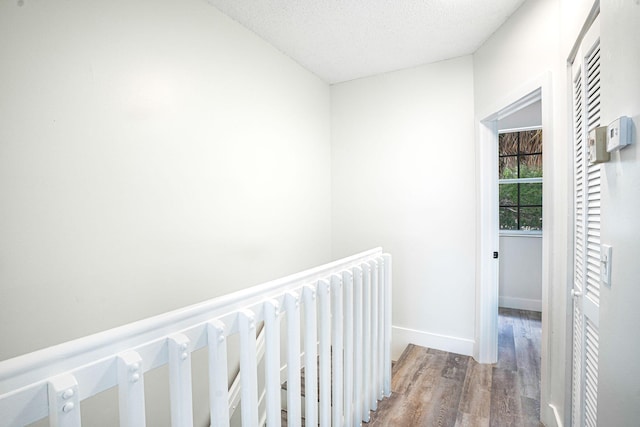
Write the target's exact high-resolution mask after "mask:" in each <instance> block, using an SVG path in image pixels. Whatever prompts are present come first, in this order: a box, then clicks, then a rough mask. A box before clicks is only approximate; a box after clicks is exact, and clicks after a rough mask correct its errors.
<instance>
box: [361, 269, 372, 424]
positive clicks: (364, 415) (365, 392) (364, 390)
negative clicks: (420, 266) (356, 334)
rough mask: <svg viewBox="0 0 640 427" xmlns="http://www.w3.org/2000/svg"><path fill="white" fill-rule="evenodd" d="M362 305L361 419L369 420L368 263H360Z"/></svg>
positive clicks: (369, 273) (369, 287)
mask: <svg viewBox="0 0 640 427" xmlns="http://www.w3.org/2000/svg"><path fill="white" fill-rule="evenodd" d="M361 267H362V298H363V303H362V307H363V309H364V313H363V315H364V332H363V334H362V336H363V341H364V342H363V353H364V357H363V361H364V363H363V365H364V367H363V372H364V378H363V381H362V395H363V396H362V398H363V406H362V421H365V422H369V418H370V415H371V414H370V411H371V359H372V355H373V350H372V348H371V267H370V266H369V264H366V263H365V264H362V265H361Z"/></svg>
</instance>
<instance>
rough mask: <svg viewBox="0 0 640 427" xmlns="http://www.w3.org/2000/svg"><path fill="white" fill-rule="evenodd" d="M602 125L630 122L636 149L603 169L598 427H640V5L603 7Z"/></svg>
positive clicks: (614, 0)
mask: <svg viewBox="0 0 640 427" xmlns="http://www.w3.org/2000/svg"><path fill="white" fill-rule="evenodd" d="M600 33H601V50H602V52H603V53H604V55H603V59H602V80H601V82H602V89H601V90H602V110H601V113H602V123H603V124H608V123H610V122H611V121H613V120H614V119H616V118H617V117H619V116H622V115H625V116H629V117H632V119H633V123H634V125H633V127H634V131H633V135H634V140H633V145H631V146H630V147H627V148H625V149H624V150H622V151H620V152H619V153H615V154H613V155H612V156H611V161H610V162H609V163H606V164H605V166H604V170H603V181H602V223H601V226H602V236H601V240H602V243H607V244H610V245H612V246H613V262H612V284H611V288H603V289H602V290H601V294H600V346H599V349H600V353H599V364H598V366H599V373H598V425H603V426H621V427H623V426H624V427H631V426H636V425H638V423H639V422H640V381H639V379H640V365H639V364H638V354H640V339H639V334H638V325H640V310H639V309H638V303H639V302H640V286H639V283H638V278H639V277H640V263H639V262H638V259H639V258H640V226H639V225H638V212H640V147H639V144H640V138H639V135H640V78H639V77H638V76H640V4H638V2H633V1H624V0H603V1H602V2H601V21H600Z"/></svg>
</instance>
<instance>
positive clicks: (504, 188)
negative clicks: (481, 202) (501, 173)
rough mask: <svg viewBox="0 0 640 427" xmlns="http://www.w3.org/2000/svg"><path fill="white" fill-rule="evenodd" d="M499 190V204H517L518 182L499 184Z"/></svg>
mask: <svg viewBox="0 0 640 427" xmlns="http://www.w3.org/2000/svg"><path fill="white" fill-rule="evenodd" d="M499 191H500V194H499V203H498V204H499V205H500V206H518V184H500V185H499Z"/></svg>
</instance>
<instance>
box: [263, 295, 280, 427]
mask: <svg viewBox="0 0 640 427" xmlns="http://www.w3.org/2000/svg"><path fill="white" fill-rule="evenodd" d="M264 322H265V346H266V349H265V355H264V359H265V387H266V399H267V425H268V426H269V427H271V426H274V427H280V422H281V419H282V416H281V405H280V304H279V303H278V301H276V300H270V301H267V302H265V304H264Z"/></svg>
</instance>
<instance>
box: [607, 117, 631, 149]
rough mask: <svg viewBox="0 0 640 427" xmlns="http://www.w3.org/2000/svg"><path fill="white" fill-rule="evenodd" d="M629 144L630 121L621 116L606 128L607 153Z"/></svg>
mask: <svg viewBox="0 0 640 427" xmlns="http://www.w3.org/2000/svg"><path fill="white" fill-rule="evenodd" d="M629 144H631V119H630V118H629V117H626V116H621V117H620V118H618V119H616V120H614V121H612V122H611V123H610V124H609V126H608V128H607V151H608V152H612V151H616V150H619V149H621V148H624V147H626V146H627V145H629Z"/></svg>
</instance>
